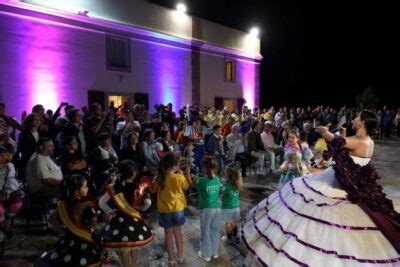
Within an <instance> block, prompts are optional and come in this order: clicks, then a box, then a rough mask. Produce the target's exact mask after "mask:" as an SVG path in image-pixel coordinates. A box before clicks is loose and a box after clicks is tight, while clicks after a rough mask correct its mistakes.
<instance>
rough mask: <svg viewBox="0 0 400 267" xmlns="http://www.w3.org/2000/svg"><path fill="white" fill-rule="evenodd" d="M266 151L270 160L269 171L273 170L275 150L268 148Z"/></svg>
mask: <svg viewBox="0 0 400 267" xmlns="http://www.w3.org/2000/svg"><path fill="white" fill-rule="evenodd" d="M267 152H268V153H269V158H270V161H271V165H270V169H271V171H275V169H276V168H275V152H274V151H273V150H268V151H267Z"/></svg>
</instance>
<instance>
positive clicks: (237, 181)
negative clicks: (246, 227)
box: [221, 167, 243, 240]
mask: <svg viewBox="0 0 400 267" xmlns="http://www.w3.org/2000/svg"><path fill="white" fill-rule="evenodd" d="M225 176H226V180H227V182H226V184H225V185H224V186H223V187H222V188H221V194H222V209H221V218H222V221H224V222H225V227H226V235H225V236H223V237H222V240H231V239H232V238H235V237H236V236H237V231H238V230H237V223H238V222H240V205H239V192H240V190H241V189H242V185H243V180H242V173H241V171H240V169H238V168H234V167H226V168H225Z"/></svg>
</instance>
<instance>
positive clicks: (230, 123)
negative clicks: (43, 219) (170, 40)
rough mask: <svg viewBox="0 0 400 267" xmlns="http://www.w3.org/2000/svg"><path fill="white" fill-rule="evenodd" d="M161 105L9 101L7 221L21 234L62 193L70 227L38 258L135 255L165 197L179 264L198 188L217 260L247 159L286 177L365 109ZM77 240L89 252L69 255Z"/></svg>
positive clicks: (398, 125)
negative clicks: (20, 223)
mask: <svg viewBox="0 0 400 267" xmlns="http://www.w3.org/2000/svg"><path fill="white" fill-rule="evenodd" d="M154 110H155V111H154V112H153V113H151V112H150V111H149V110H147V109H146V108H145V106H144V105H134V106H130V105H129V104H128V103H124V104H123V105H122V106H120V107H115V106H114V103H110V106H109V107H108V108H107V110H104V109H103V107H102V106H101V105H100V104H92V105H91V106H90V107H89V108H87V107H84V108H81V109H78V108H76V107H74V106H73V105H72V104H70V103H61V105H60V106H59V107H58V109H57V110H56V111H54V112H53V111H51V110H46V109H45V107H44V106H43V105H40V104H38V105H35V106H34V107H33V108H32V111H31V113H29V114H28V113H27V112H23V114H22V118H21V121H19V120H18V119H16V118H13V117H11V116H8V115H7V112H6V105H5V104H4V103H0V231H1V232H3V233H4V235H5V237H8V238H9V237H11V236H12V235H13V233H12V223H11V221H12V218H13V217H14V216H16V215H17V214H18V213H19V212H20V211H22V210H23V208H24V205H28V204H29V201H32V199H35V198H38V197H40V199H42V201H46V200H48V201H54V200H61V202H59V204H58V206H57V207H55V210H56V211H55V212H54V213H53V214H52V216H51V217H50V221H51V224H52V226H53V228H54V229H56V230H57V231H60V232H65V235H63V236H62V237H61V238H60V240H59V241H58V242H57V244H55V245H54V246H53V247H51V248H49V249H48V250H47V251H46V252H44V253H43V255H42V256H41V257H40V258H39V259H38V260H37V262H36V264H37V266H54V265H56V264H57V263H63V264H65V263H68V264H72V265H73V266H79V265H81V266H85V265H93V264H100V263H101V262H103V261H104V260H106V259H107V258H108V257H107V249H113V250H115V251H117V252H118V254H119V258H120V262H121V264H122V265H123V266H130V265H134V264H135V263H136V257H137V248H138V247H140V246H143V245H145V244H147V243H149V242H151V241H152V240H153V234H152V232H151V229H150V227H149V225H148V223H147V213H148V210H149V208H150V207H151V206H152V203H155V204H154V206H156V208H157V211H158V214H159V225H160V226H161V227H163V228H164V230H165V246H166V250H167V252H168V264H169V265H170V266H173V265H175V264H181V263H183V261H184V256H183V255H184V254H183V238H182V233H181V230H180V227H181V226H182V225H183V224H184V223H185V218H184V210H185V208H186V207H187V202H186V197H187V195H188V194H187V191H188V190H192V191H194V192H197V196H198V203H199V209H200V211H201V219H200V220H201V223H200V224H201V234H200V241H201V242H200V243H201V246H200V251H199V252H198V255H199V257H200V258H202V259H203V260H205V261H210V260H211V259H212V258H217V257H218V247H219V240H220V236H219V227H220V224H221V222H225V223H226V235H225V236H224V237H223V238H222V239H229V240H236V238H237V236H238V230H237V223H238V222H240V220H241V218H240V209H239V193H240V190H241V187H242V177H243V179H245V177H246V176H248V175H249V174H250V172H249V168H253V169H255V172H256V174H258V175H266V174H268V173H273V174H279V175H280V177H281V179H280V186H282V185H284V184H285V183H287V182H289V181H291V180H292V179H294V178H295V177H299V176H302V175H303V174H305V173H308V172H310V171H311V170H312V168H313V166H316V165H315V164H318V162H320V161H322V151H324V150H326V143H325V142H324V140H323V138H322V136H321V135H320V133H318V132H317V131H316V128H317V127H318V126H321V125H326V126H328V127H329V129H330V130H331V131H332V132H335V131H337V132H342V131H345V130H347V132H348V133H351V132H352V131H353V129H352V127H351V126H352V123H351V122H352V120H353V119H354V118H356V116H357V110H356V109H351V108H347V107H342V108H340V109H336V108H332V107H324V106H318V107H306V108H287V107H280V108H274V107H271V108H269V109H254V110H250V109H248V108H247V107H245V106H244V107H243V108H242V110H241V111H236V112H234V111H229V110H228V109H226V108H224V109H222V110H219V109H216V108H207V107H189V106H188V107H183V108H182V109H180V110H179V111H178V112H177V113H176V112H175V111H174V109H173V105H172V104H168V105H157V106H155V107H154ZM375 111H376V113H377V114H378V115H379V118H378V119H379V123H378V125H379V127H378V128H377V129H376V138H382V137H383V136H386V137H390V136H391V135H392V134H393V132H394V131H395V132H396V134H397V135H398V136H399V137H400V109H399V110H397V112H395V111H394V110H389V109H387V108H386V107H383V108H382V109H381V110H375ZM220 178H221V179H220ZM222 181H224V182H223V183H222ZM221 183H222V184H221ZM221 196H222V198H221ZM154 199H156V200H155V201H154ZM152 200H153V201H152ZM99 225H101V227H100V226H99ZM174 240H175V244H176V247H177V253H178V255H177V257H174V254H173V244H174ZM70 244H71V245H70ZM77 250H79V254H78V255H80V256H79V257H71V255H73V254H74V252H76V251H77ZM75 255H76V254H75Z"/></svg>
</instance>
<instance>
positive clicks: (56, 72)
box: [0, 0, 262, 116]
mask: <svg viewBox="0 0 400 267" xmlns="http://www.w3.org/2000/svg"><path fill="white" fill-rule="evenodd" d="M0 53H1V56H0V101H1V102H4V103H5V104H6V108H7V112H8V113H10V114H11V115H13V116H19V115H20V112H22V111H23V110H26V111H27V112H30V111H31V108H32V106H33V105H35V104H38V103H40V104H43V105H44V106H45V107H46V108H48V109H55V108H56V107H57V106H58V105H59V103H61V102H69V103H71V104H73V105H74V106H76V107H78V108H80V107H83V106H88V105H89V104H91V103H94V102H98V103H100V104H102V105H103V106H105V107H106V106H107V105H108V104H109V102H110V101H114V102H115V103H116V104H117V105H118V104H120V103H123V102H125V101H128V102H129V103H130V104H135V103H141V104H145V105H147V106H148V107H149V108H150V109H152V108H153V106H154V105H155V104H160V103H163V104H167V103H172V104H173V105H174V107H175V109H178V108H180V107H182V106H185V105H187V104H192V105H202V106H217V107H222V106H227V107H228V108H230V109H233V108H240V106H241V105H243V104H244V103H246V105H247V106H249V108H254V107H257V106H258V105H259V87H260V83H259V69H260V63H261V60H262V56H261V55H260V40H259V38H258V37H256V36H252V35H250V34H248V33H245V32H241V31H238V30H235V29H231V28H228V27H225V26H222V25H219V24H215V23H212V22H209V21H206V20H202V19H200V18H196V17H192V16H189V15H186V14H182V13H180V12H178V11H175V10H171V9H167V8H163V7H160V6H157V5H154V4H151V3H148V2H145V1H141V0H124V1H118V4H117V1H111V0H96V1H85V0H73V1H72V0H71V1H51V0H26V1H16V0H0Z"/></svg>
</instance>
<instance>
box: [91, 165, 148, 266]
mask: <svg viewBox="0 0 400 267" xmlns="http://www.w3.org/2000/svg"><path fill="white" fill-rule="evenodd" d="M118 170H119V173H120V177H119V178H118V179H117V181H116V182H115V185H112V184H110V185H108V186H107V192H106V194H104V195H103V196H102V197H101V198H100V200H99V206H100V208H101V209H102V210H103V211H104V212H105V213H106V214H107V215H110V214H114V216H113V217H112V218H111V219H110V221H109V222H107V224H106V225H105V226H104V228H103V229H102V230H101V233H100V235H101V237H102V238H103V247H105V248H109V249H113V250H114V251H117V252H118V254H119V257H120V259H121V261H122V266H125V267H127V266H136V258H137V248H139V247H141V246H143V245H145V244H147V243H149V242H151V241H153V239H154V236H153V234H152V232H151V230H150V227H149V226H147V225H146V223H145V222H144V220H143V218H142V216H141V214H140V212H139V211H138V208H139V207H138V204H137V203H138V199H136V198H135V191H136V189H137V188H138V187H139V186H140V184H139V183H138V181H137V179H136V175H137V173H138V171H137V167H136V165H135V163H134V162H133V161H130V160H125V161H122V162H121V164H120V165H119V167H118ZM147 203H148V202H147ZM150 203H151V202H150ZM148 207H149V205H147V206H146V207H141V208H142V209H146V208H148Z"/></svg>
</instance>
